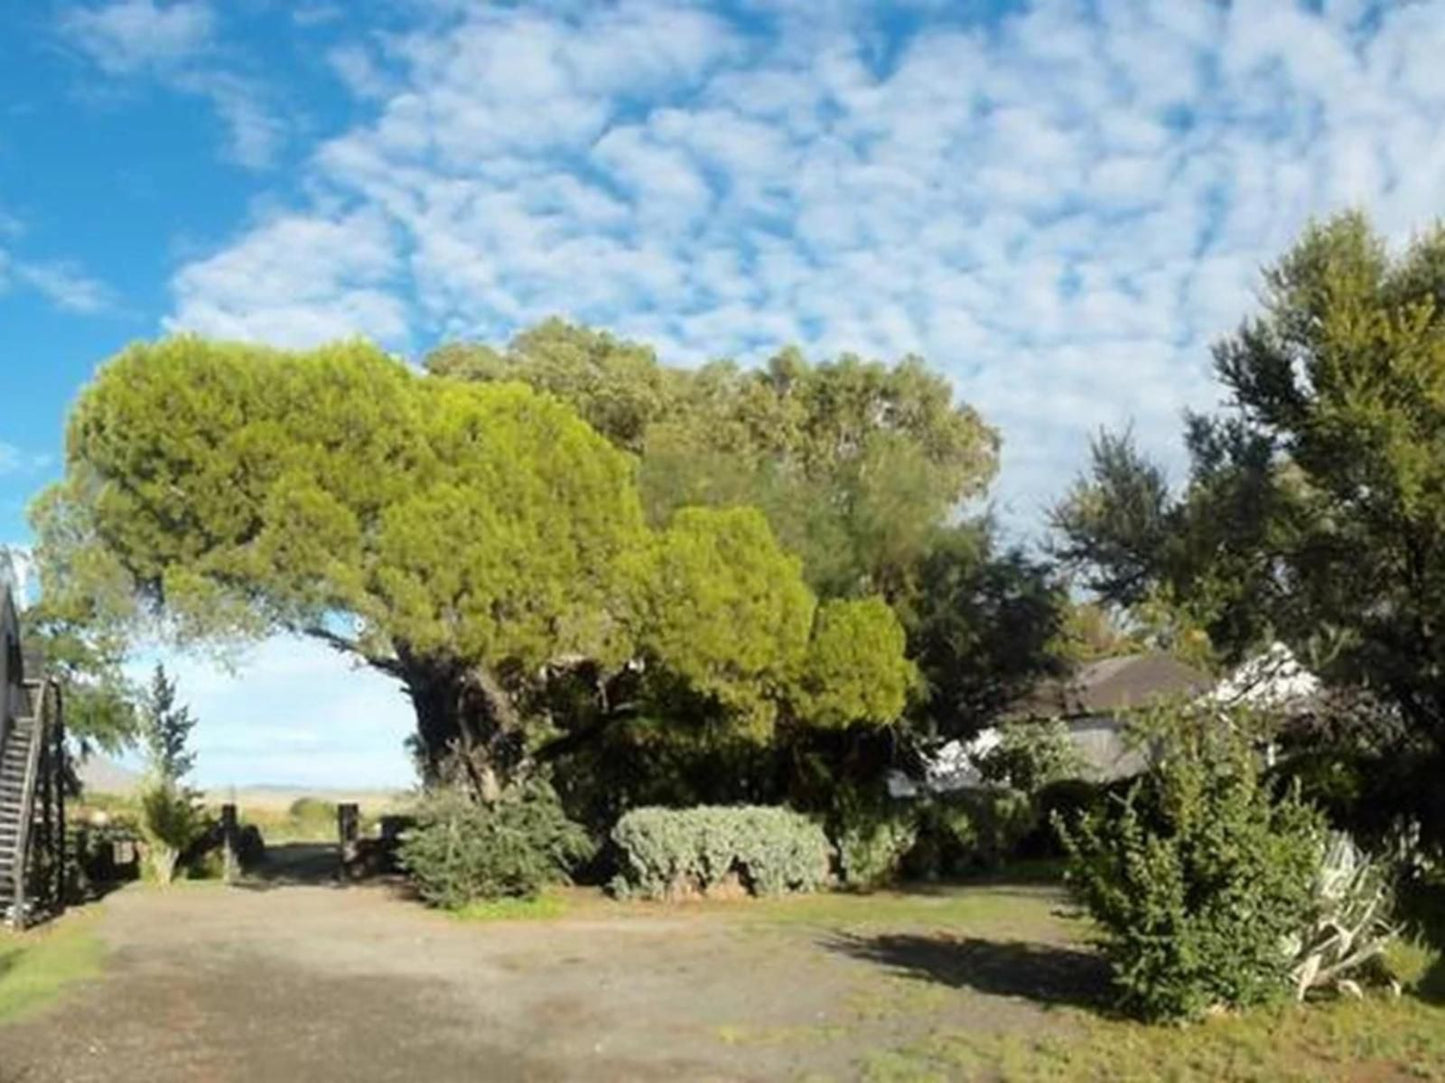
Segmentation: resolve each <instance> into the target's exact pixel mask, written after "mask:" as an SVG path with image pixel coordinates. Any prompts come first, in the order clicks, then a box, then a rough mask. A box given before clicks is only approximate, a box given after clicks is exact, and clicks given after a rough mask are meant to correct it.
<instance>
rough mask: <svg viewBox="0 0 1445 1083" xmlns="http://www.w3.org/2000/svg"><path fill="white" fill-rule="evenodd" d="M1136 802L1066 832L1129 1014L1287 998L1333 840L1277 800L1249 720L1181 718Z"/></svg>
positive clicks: (1298, 805)
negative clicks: (1293, 941)
mask: <svg viewBox="0 0 1445 1083" xmlns="http://www.w3.org/2000/svg"><path fill="white" fill-rule="evenodd" d="M1174 722H1175V723H1177V724H1174V725H1170V726H1164V727H1160V728H1159V733H1160V736H1159V737H1158V738H1157V740H1158V742H1159V743H1158V745H1157V746H1156V747H1157V748H1158V750H1159V756H1158V759H1157V761H1156V765H1155V766H1154V767H1153V768H1151V769H1150V770H1149V772H1148V773H1147V774H1146V775H1144V777H1143V778H1141V779H1140V780H1139V781H1138V782H1137V783H1135V785H1134V787H1133V788H1132V789H1131V790H1130V791H1129V794H1128V796H1127V797H1126V798H1123V799H1120V800H1116V801H1114V802H1112V803H1111V804H1109V805H1108V806H1105V807H1103V808H1100V809H1095V810H1092V811H1090V812H1087V813H1085V814H1084V815H1083V816H1082V817H1081V819H1080V822H1079V823H1077V824H1075V825H1065V824H1062V823H1060V824H1058V826H1059V829H1060V833H1061V835H1062V836H1063V839H1064V844H1065V847H1066V849H1067V850H1068V852H1069V857H1070V867H1069V884H1070V887H1071V889H1072V890H1073V892H1074V894H1075V896H1076V897H1077V898H1078V899H1079V901H1080V902H1081V903H1082V904H1083V905H1084V906H1085V907H1086V908H1087V909H1088V911H1089V913H1090V914H1092V915H1093V918H1094V920H1095V921H1096V922H1097V923H1098V924H1099V926H1100V928H1101V930H1102V932H1103V947H1104V951H1105V954H1106V955H1107V956H1108V958H1109V961H1110V963H1111V964H1112V967H1113V971H1114V980H1115V983H1116V985H1117V986H1118V988H1119V991H1120V993H1121V994H1122V999H1123V1001H1124V1003H1125V1006H1126V1007H1128V1008H1129V1009H1131V1010H1133V1011H1135V1012H1136V1013H1137V1014H1139V1015H1141V1016H1143V1017H1144V1018H1148V1019H1175V1018H1190V1017H1196V1016H1199V1015H1201V1014H1203V1013H1205V1012H1206V1011H1209V1010H1211V1009H1215V1008H1219V1007H1225V1008H1239V1007H1245V1006H1248V1005H1251V1004H1256V1003H1259V1002H1262V1001H1266V1000H1269V999H1272V998H1275V997H1278V996H1282V995H1284V994H1285V993H1286V992H1287V991H1288V990H1289V986H1290V977H1291V975H1290V971H1291V969H1292V967H1293V965H1294V961H1293V959H1292V958H1291V956H1290V954H1289V952H1288V951H1287V950H1285V944H1286V943H1287V941H1288V939H1289V938H1290V937H1292V936H1297V935H1298V933H1299V931H1300V930H1301V929H1302V928H1304V927H1305V925H1306V923H1307V920H1308V917H1309V914H1310V910H1311V906H1312V903H1313V893H1314V882H1315V875H1316V870H1317V866H1318V862H1319V859H1320V854H1321V850H1322V846H1323V839H1324V823H1323V818H1322V817H1321V815H1320V814H1319V813H1318V812H1317V811H1316V810H1315V809H1314V808H1312V807H1310V806H1308V805H1306V804H1305V803H1303V802H1302V801H1301V800H1300V799H1299V796H1298V791H1297V790H1292V791H1290V792H1289V793H1286V794H1284V795H1283V796H1280V795H1276V794H1275V793H1274V792H1273V791H1272V789H1271V787H1270V785H1269V782H1268V780H1267V779H1266V778H1265V777H1264V776H1263V775H1262V766H1261V764H1260V762H1259V760H1260V757H1259V755H1258V753H1257V751H1256V749H1255V747H1254V742H1253V741H1252V740H1251V737H1250V734H1249V733H1248V732H1247V729H1248V727H1247V726H1246V725H1245V724H1244V720H1239V719H1233V718H1228V717H1225V718H1220V717H1217V716H1212V715H1211V716H1208V717H1199V716H1180V717H1179V718H1177V719H1175V720H1174Z"/></svg>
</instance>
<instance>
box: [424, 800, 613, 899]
mask: <svg viewBox="0 0 1445 1083" xmlns="http://www.w3.org/2000/svg"><path fill="white" fill-rule="evenodd" d="M591 852H592V843H591V840H590V839H588V837H587V834H586V832H585V831H583V830H582V828H581V827H579V826H578V825H577V824H575V823H573V822H572V821H571V820H569V819H567V817H566V816H565V815H564V814H563V812H562V807H561V805H560V804H559V803H558V801H557V795H556V793H555V792H554V791H553V790H552V788H551V786H549V785H547V784H546V783H543V782H538V781H533V782H530V783H526V784H522V785H518V786H516V787H514V788H512V789H510V790H508V791H507V792H505V793H504V794H503V795H502V796H501V797H500V798H499V799H498V800H496V801H494V802H491V803H483V802H479V801H477V800H475V799H473V797H472V796H471V795H470V794H467V793H463V792H461V791H460V790H456V789H437V790H433V791H432V792H430V793H428V794H427V795H426V796H425V798H423V800H422V802H421V804H420V805H419V806H418V808H417V810H416V826H415V827H413V828H412V829H410V830H408V831H406V832H405V833H404V835H403V838H402V843H401V846H400V848H399V850H398V856H399V857H400V860H401V864H402V867H403V868H405V869H406V871H407V872H408V873H409V874H410V875H411V877H412V879H413V880H414V881H415V882H416V886H417V891H418V892H419V893H420V894H421V897H422V898H423V899H424V900H426V901H427V902H428V903H430V904H431V905H432V906H439V907H442V908H444V909H448V910H456V909H460V908H462V907H465V906H467V905H468V904H469V903H472V902H475V901H477V900H479V899H497V898H503V897H521V898H532V897H534V896H536V895H537V893H538V892H539V891H540V890H541V889H542V888H543V887H544V886H546V885H547V884H551V883H557V882H560V881H563V880H566V879H567V873H568V870H569V869H570V868H571V867H572V865H573V864H574V863H576V862H579V861H583V860H585V859H586V858H587V857H588V856H589V855H590V854H591Z"/></svg>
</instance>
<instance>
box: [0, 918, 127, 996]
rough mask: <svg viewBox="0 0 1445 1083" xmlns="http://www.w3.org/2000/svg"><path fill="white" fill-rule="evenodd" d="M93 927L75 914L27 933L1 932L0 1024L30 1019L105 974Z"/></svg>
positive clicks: (101, 947) (102, 953)
mask: <svg viewBox="0 0 1445 1083" xmlns="http://www.w3.org/2000/svg"><path fill="white" fill-rule="evenodd" d="M94 924H95V922H94V919H93V918H91V917H89V916H86V915H76V916H72V917H68V918H65V919H62V920H60V921H58V922H55V923H53V924H51V925H47V926H42V927H41V928H39V929H35V930H33V931H31V932H27V933H5V932H0V1022H6V1023H8V1022H14V1021H15V1020H17V1019H22V1018H25V1017H27V1016H30V1015H32V1014H34V1013H35V1012H38V1011H40V1010H42V1009H43V1008H45V1007H47V1006H49V1005H50V1004H51V1003H53V1002H54V1001H55V1000H56V998H57V997H59V996H60V994H61V993H62V992H63V991H64V990H65V988H66V987H67V986H70V985H72V984H74V983H76V982H80V981H85V980H87V979H89V978H93V977H95V976H96V975H97V974H99V973H100V966H101V961H102V959H103V957H104V954H105V952H104V948H103V946H102V945H101V942H100V940H99V938H98V937H97V936H96V935H95V931H94Z"/></svg>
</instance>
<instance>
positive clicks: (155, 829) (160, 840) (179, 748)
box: [138, 665, 209, 885]
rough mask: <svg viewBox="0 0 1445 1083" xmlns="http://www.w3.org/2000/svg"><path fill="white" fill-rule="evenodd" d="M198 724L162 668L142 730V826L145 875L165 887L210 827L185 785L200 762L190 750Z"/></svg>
mask: <svg viewBox="0 0 1445 1083" xmlns="http://www.w3.org/2000/svg"><path fill="white" fill-rule="evenodd" d="M195 724H196V723H195V719H193V718H192V717H191V713H190V709H189V708H187V707H186V706H184V705H182V704H178V703H177V702H176V685H175V682H174V681H172V680H171V679H170V678H169V677H167V676H166V671H165V669H164V667H162V666H160V665H157V666H156V668H155V672H154V674H153V675H152V677H151V684H150V689H149V691H148V693H147V695H146V702H145V709H144V712H143V715H142V718H141V725H140V736H141V743H142V746H143V747H144V749H145V754H146V780H145V783H144V785H143V786H142V789H141V792H140V816H139V821H140V822H139V825H138V826H139V829H140V834H141V839H142V840H143V842H144V858H145V873H146V875H147V877H148V878H150V879H153V880H155V881H156V882H157V883H159V884H161V885H166V884H169V883H170V882H171V881H172V880H174V879H175V875H176V864H177V862H178V861H179V860H180V858H181V856H182V855H183V854H184V853H185V852H186V850H187V849H189V848H190V846H191V844H192V843H193V842H195V841H196V840H197V839H199V838H200V837H201V835H202V834H204V833H205V831H206V830H207V828H208V826H209V824H208V821H207V817H206V814H205V811H204V810H203V809H202V807H201V805H200V802H199V800H198V799H197V796H196V795H195V794H194V793H193V792H192V791H191V790H189V789H187V788H186V786H185V785H184V784H183V783H182V779H183V778H184V777H185V776H186V775H187V774H188V773H189V772H190V770H191V766H192V764H193V763H194V762H195V756H194V754H192V753H191V752H189V751H187V747H186V746H187V743H188V742H189V740H190V734H191V729H192V727H193V726H194V725H195Z"/></svg>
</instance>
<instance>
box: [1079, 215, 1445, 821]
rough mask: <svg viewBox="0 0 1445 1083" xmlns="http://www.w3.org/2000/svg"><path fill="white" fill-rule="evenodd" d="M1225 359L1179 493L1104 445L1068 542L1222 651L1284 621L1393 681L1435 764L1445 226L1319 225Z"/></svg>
mask: <svg viewBox="0 0 1445 1083" xmlns="http://www.w3.org/2000/svg"><path fill="white" fill-rule="evenodd" d="M1215 365H1216V371H1217V373H1218V376H1219V379H1220V381H1221V383H1222V384H1223V386H1224V388H1225V390H1226V391H1227V392H1228V395H1229V399H1230V408H1229V409H1228V410H1227V411H1226V412H1225V413H1223V414H1222V415H1221V416H1218V417H1212V418H1198V417H1196V418H1192V419H1191V420H1190V422H1189V426H1188V431H1187V438H1188V446H1189V449H1190V452H1191V460H1192V471H1191V475H1190V479H1189V482H1188V485H1187V486H1186V487H1185V488H1184V490H1183V492H1182V493H1181V494H1179V495H1178V496H1173V495H1171V494H1169V493H1168V492H1167V490H1166V489H1165V487H1164V486H1163V485H1162V484H1160V483H1159V481H1158V479H1157V476H1156V474H1155V473H1154V472H1152V469H1153V468H1151V467H1149V466H1148V465H1147V464H1145V463H1144V462H1143V461H1142V460H1141V459H1139V457H1138V456H1135V455H1133V454H1132V453H1131V452H1129V451H1128V449H1127V446H1126V445H1123V444H1121V443H1119V442H1118V441H1107V442H1105V443H1103V444H1101V445H1100V446H1099V447H1098V448H1096V451H1095V464H1094V471H1093V473H1092V475H1091V476H1089V477H1087V478H1085V479H1083V480H1082V481H1081V482H1080V484H1079V485H1078V486H1076V487H1075V489H1074V490H1073V492H1072V493H1071V494H1070V496H1069V497H1068V498H1067V499H1066V501H1065V502H1064V504H1063V505H1062V506H1061V507H1060V509H1059V512H1058V515H1057V525H1058V527H1059V528H1060V531H1061V535H1062V537H1063V539H1064V541H1063V548H1064V552H1065V554H1066V555H1068V556H1070V557H1072V558H1074V559H1076V560H1078V561H1079V562H1081V563H1082V564H1084V565H1086V566H1087V567H1088V568H1089V569H1091V576H1092V582H1093V585H1094V586H1096V587H1097V588H1098V589H1099V590H1100V591H1101V592H1102V593H1103V594H1104V595H1106V596H1107V597H1110V598H1112V599H1113V600H1116V601H1120V602H1124V603H1129V602H1137V601H1138V600H1139V599H1141V598H1143V597H1145V596H1146V595H1148V594H1150V593H1151V592H1152V593H1154V594H1155V595H1156V596H1163V597H1165V598H1167V599H1168V600H1169V601H1171V602H1172V603H1173V604H1175V605H1176V606H1178V607H1179V608H1180V609H1181V610H1183V611H1186V612H1187V615H1188V618H1189V619H1192V620H1195V621H1197V622H1198V623H1199V624H1200V625H1201V626H1202V627H1204V628H1206V629H1207V630H1208V631H1209V634H1210V635H1211V637H1212V638H1213V639H1214V640H1215V641H1216V644H1217V645H1218V646H1219V647H1220V648H1222V650H1223V651H1224V653H1227V654H1228V653H1233V654H1239V653H1243V652H1244V651H1245V650H1246V649H1247V648H1248V646H1249V645H1251V644H1255V643H1258V642H1259V641H1260V640H1262V639H1264V638H1265V637H1267V636H1270V635H1280V636H1283V637H1284V638H1285V639H1286V640H1288V641H1290V642H1291V643H1293V644H1294V645H1295V646H1296V647H1297V648H1300V649H1302V650H1304V651H1305V652H1306V653H1307V654H1308V656H1310V657H1313V658H1315V659H1317V660H1318V661H1319V662H1320V664H1322V665H1323V666H1324V668H1325V672H1326V675H1327V676H1328V677H1330V678H1332V679H1333V680H1334V681H1336V682H1337V683H1340V684H1344V685H1347V686H1354V687H1366V688H1369V689H1371V690H1373V691H1374V692H1375V693H1376V694H1378V695H1383V696H1384V697H1386V699H1387V700H1388V701H1389V703H1390V704H1392V706H1393V709H1394V710H1395V711H1397V712H1398V713H1399V715H1400V716H1401V718H1402V719H1403V720H1404V721H1405V722H1406V723H1407V727H1408V729H1407V732H1408V733H1409V735H1410V737H1409V741H1410V742H1412V743H1414V744H1415V745H1422V746H1423V747H1425V748H1427V749H1429V750H1431V753H1430V755H1431V757H1432V758H1431V760H1430V762H1431V763H1432V764H1433V766H1432V767H1431V768H1430V770H1432V771H1436V772H1438V770H1439V769H1440V765H1442V764H1445V229H1442V228H1441V227H1438V226H1437V227H1435V228H1433V229H1431V230H1429V231H1427V232H1425V233H1423V234H1421V235H1419V236H1417V237H1416V238H1415V239H1414V240H1412V241H1411V242H1410V244H1409V245H1408V246H1406V247H1405V249H1404V250H1403V252H1401V253H1400V254H1398V255H1392V254H1391V253H1390V252H1389V251H1388V249H1387V247H1386V245H1385V243H1384V241H1383V240H1382V239H1381V238H1380V237H1379V236H1377V235H1376V234H1375V233H1374V232H1373V231H1372V230H1371V228H1370V225H1369V223H1368V222H1367V220H1366V219H1365V218H1364V216H1363V215H1360V214H1357V213H1351V214H1345V215H1342V216H1339V217H1336V218H1334V219H1331V220H1329V221H1327V222H1323V223H1320V224H1316V225H1313V226H1311V227H1310V228H1309V229H1307V230H1306V231H1305V233H1304V235H1303V236H1302V237H1301V239H1300V240H1299V242H1298V243H1297V244H1296V245H1295V247H1294V248H1293V249H1292V250H1291V251H1290V252H1289V253H1287V254H1286V255H1285V256H1284V258H1283V259H1282V260H1280V262H1279V263H1278V264H1277V265H1276V266H1274V267H1273V268H1272V269H1270V270H1269V271H1268V272H1267V273H1266V276H1265V288H1264V291H1263V307H1262V311H1260V312H1259V313H1258V314H1257V315H1255V316H1253V317H1252V318H1250V319H1248V320H1246V321H1245V322H1244V323H1243V324H1242V325H1241V326H1240V328H1239V329H1238V331H1236V332H1235V333H1234V334H1232V335H1230V336H1228V337H1226V338H1225V339H1223V340H1222V341H1221V342H1220V343H1219V344H1218V345H1217V346H1216V348H1215ZM1396 751H1397V752H1402V753H1408V752H1409V751H1410V749H1409V747H1406V748H1400V749H1397V750H1396ZM1406 758H1409V757H1408V756H1407V757H1406ZM1436 777H1438V775H1437V776H1436ZM1434 788H1435V789H1437V790H1438V785H1437V786H1435V787H1434ZM1440 811H1441V810H1440V809H1438V808H1437V809H1436V814H1437V815H1438V814H1439V812H1440ZM1436 826H1437V829H1439V828H1445V823H1438V824H1437V825H1436ZM1442 833H1445V832H1442Z"/></svg>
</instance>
